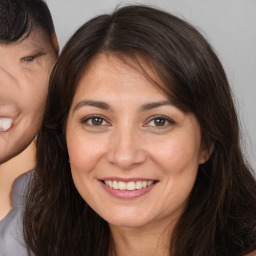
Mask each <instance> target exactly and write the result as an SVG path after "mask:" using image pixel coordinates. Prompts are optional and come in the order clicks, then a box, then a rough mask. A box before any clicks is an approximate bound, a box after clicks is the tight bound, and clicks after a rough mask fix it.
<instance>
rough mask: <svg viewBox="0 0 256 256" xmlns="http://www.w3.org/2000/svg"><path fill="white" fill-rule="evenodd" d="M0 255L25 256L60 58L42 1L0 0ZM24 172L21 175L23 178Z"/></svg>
mask: <svg viewBox="0 0 256 256" xmlns="http://www.w3.org/2000/svg"><path fill="white" fill-rule="evenodd" d="M0 56H1V57H0V77H1V81H0V164H1V165H0V255H2V256H5V255H8V256H13V255H19V256H21V255H26V249H25V247H24V240H23V237H22V229H21V228H22V225H21V223H22V221H21V218H22V209H23V208H22V207H23V203H24V198H23V197H24V190H25V188H26V185H27V182H28V179H29V173H27V172H28V171H29V170H32V169H33V168H34V167H35V136H36V135H37V133H38V131H39V128H40V125H41V121H42V116H43V110H44V106H45V101H46V95H47V90H48V82H49V76H50V72H51V70H52V68H53V65H54V64H55V62H56V60H57V56H58V43H57V40H56V36H55V30H54V26H53V21H52V17H51V14H50V11H49V9H48V7H47V5H46V4H45V2H43V1H42V0H11V1H10V0H0ZM24 173H25V174H24Z"/></svg>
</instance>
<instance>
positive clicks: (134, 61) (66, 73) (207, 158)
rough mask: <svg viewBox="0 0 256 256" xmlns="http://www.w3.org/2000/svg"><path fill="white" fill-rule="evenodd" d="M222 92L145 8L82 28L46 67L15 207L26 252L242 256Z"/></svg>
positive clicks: (230, 107) (242, 211)
mask: <svg viewBox="0 0 256 256" xmlns="http://www.w3.org/2000/svg"><path fill="white" fill-rule="evenodd" d="M239 136H240V135H239V125H238V120H237V114H236V112H235V108H234V104H233V100H232V96H231V92H230V88H229V85H228V82H227V79H226V75H225V73H224V70H223V68H222V66H221V63H220V61H219V60H218V58H217V56H216V55H215V53H214V52H213V50H212V48H211V47H210V45H209V44H208V43H207V42H206V40H205V39H204V38H203V37H202V35H201V34H200V33H199V32H198V31H197V30H195V29H194V28H193V27H192V26H191V25H190V24H188V23H186V22H184V21H182V20H180V19H179V18H177V17H175V16H172V15H171V14H168V13H166V12H163V11H160V10H157V9H154V8H149V7H145V6H128V7H124V8H120V9H117V10H116V11H115V12H114V13H113V14H112V15H102V16H99V17H96V18H94V19H92V20H90V21H89V22H87V23H85V24H84V25H83V26H82V27H81V28H80V29H78V31H77V32H76V33H75V34H74V35H73V36H72V38H71V39H70V40H69V42H68V43H67V44H66V46H65V47H64V50H63V52H62V54H61V57H60V59H59V60H58V62H57V65H56V66H55V68H54V71H53V73H52V76H51V81H50V91H49V95H48V100H47V106H46V110H45V115H44V119H43V128H42V130H41V132H40V134H39V137H38V158H37V161H38V162H37V163H38V166H37V170H38V172H36V173H35V174H34V177H33V182H32V190H31V193H30V195H29V197H28V201H27V205H26V212H25V221H24V226H25V236H26V241H27V244H28V246H29V247H30V248H31V251H32V252H33V253H35V255H90V256H91V255H108V256H113V255H122V256H123V255H133V256H134V255H140V256H142V255H161V256H162V255H173V256H174V255H175V256H178V255H182V256H185V255H187V256H191V255H194V256H195V255H196V256H206V255H209V256H212V255H218V256H220V255H228V256H230V255H233V256H235V255H236V256H238V255H247V254H249V253H253V252H254V250H255V249H256V229H255V228H256V218H255V217H256V201H255V199H256V183H255V180H254V178H253V176H252V173H251V172H250V168H249V166H248V165H247V164H246V162H245V160H244V158H243V155H242V153H241V149H240V146H239Z"/></svg>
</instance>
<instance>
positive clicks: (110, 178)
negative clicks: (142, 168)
mask: <svg viewBox="0 0 256 256" xmlns="http://www.w3.org/2000/svg"><path fill="white" fill-rule="evenodd" d="M98 180H111V181H114V180H115V181H123V182H130V181H158V180H157V179H151V178H142V177H130V178H122V177H103V178H99V179H98Z"/></svg>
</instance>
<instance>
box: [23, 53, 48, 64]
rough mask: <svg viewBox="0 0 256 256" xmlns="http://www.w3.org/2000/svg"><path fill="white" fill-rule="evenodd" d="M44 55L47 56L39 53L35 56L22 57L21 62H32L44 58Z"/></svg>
mask: <svg viewBox="0 0 256 256" xmlns="http://www.w3.org/2000/svg"><path fill="white" fill-rule="evenodd" d="M43 55H45V53H44V52H39V53H37V54H35V55H28V56H25V57H22V58H21V59H20V60H21V62H32V61H33V60H35V59H36V58H38V57H40V56H43Z"/></svg>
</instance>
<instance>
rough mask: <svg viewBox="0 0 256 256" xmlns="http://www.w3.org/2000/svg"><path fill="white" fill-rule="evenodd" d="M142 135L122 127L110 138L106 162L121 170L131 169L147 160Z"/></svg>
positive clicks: (134, 130)
mask: <svg viewBox="0 0 256 256" xmlns="http://www.w3.org/2000/svg"><path fill="white" fill-rule="evenodd" d="M141 137H142V135H141V134H139V131H136V129H132V128H131V127H130V128H127V127H123V128H120V129H118V130H116V131H115V132H113V134H112V136H111V141H110V145H109V148H108V152H107V160H108V161H109V162H110V163H111V164H114V165H116V166H118V167H119V168H121V169H131V168H133V167H135V166H137V165H139V164H142V163H143V162H145V161H146V159H147V153H146V150H145V149H144V145H143V141H142V138H141Z"/></svg>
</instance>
